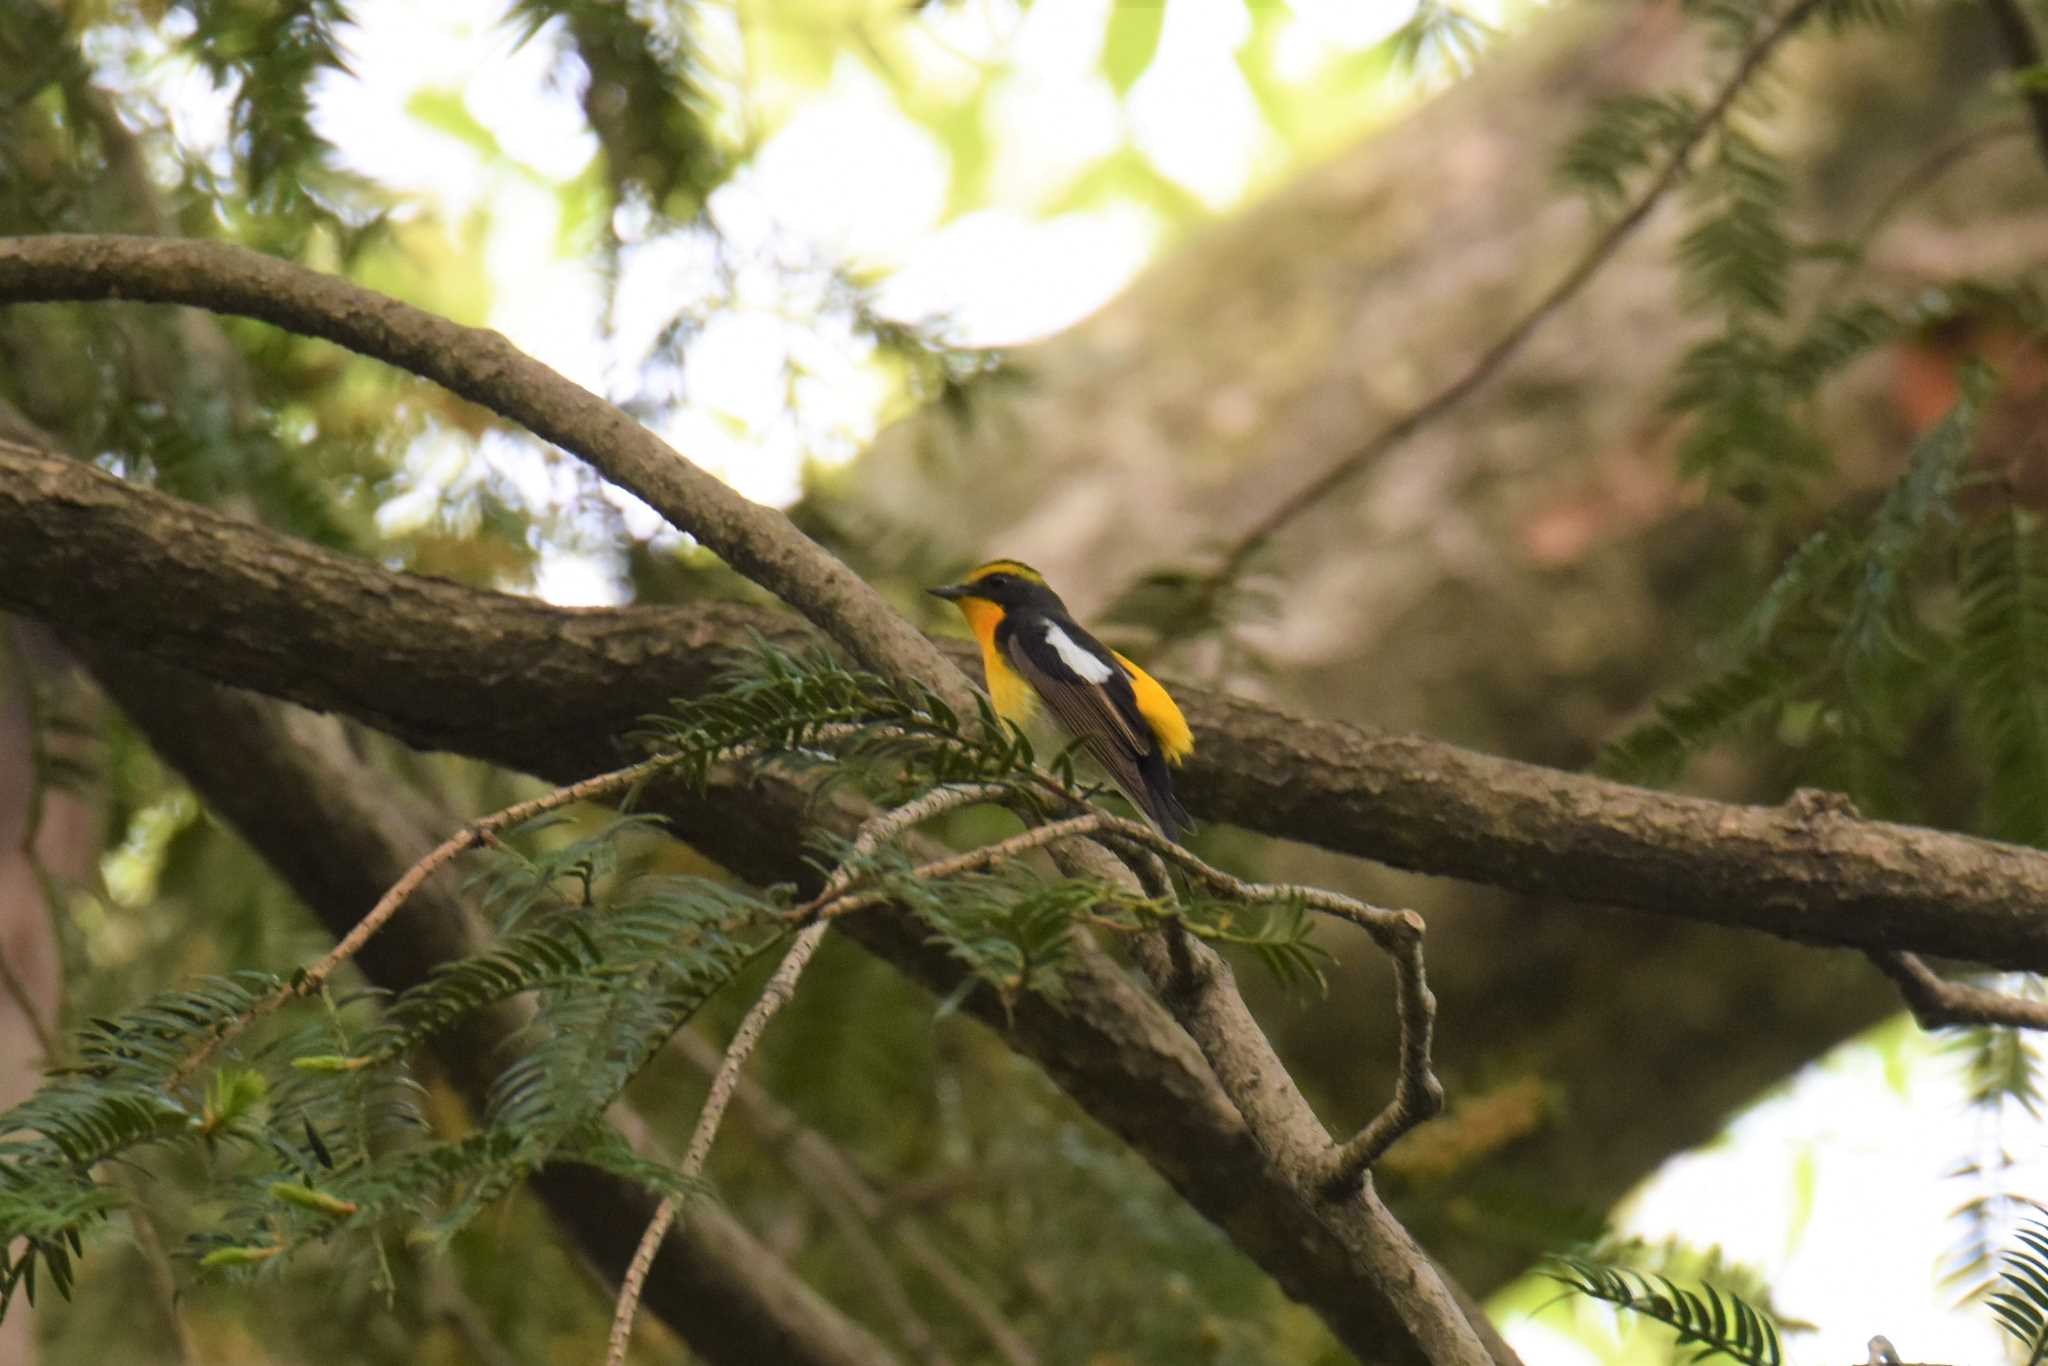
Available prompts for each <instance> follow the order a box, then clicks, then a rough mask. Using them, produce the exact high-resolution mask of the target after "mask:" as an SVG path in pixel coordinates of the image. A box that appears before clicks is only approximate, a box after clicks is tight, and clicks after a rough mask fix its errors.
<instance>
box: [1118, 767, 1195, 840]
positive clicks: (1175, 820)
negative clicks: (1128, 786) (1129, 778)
mask: <svg viewBox="0 0 2048 1366" xmlns="http://www.w3.org/2000/svg"><path fill="white" fill-rule="evenodd" d="M1138 773H1139V776H1141V777H1142V778H1144V780H1145V790H1144V791H1143V792H1137V793H1133V792H1127V793H1125V794H1124V795H1125V796H1127V797H1129V798H1130V799H1131V804H1132V805H1133V806H1136V807H1137V808H1138V809H1139V810H1140V811H1142V812H1144V813H1145V816H1146V818H1147V819H1148V820H1150V821H1151V822H1152V824H1153V825H1154V826H1155V827H1156V828H1157V829H1158V831H1159V833H1160V834H1162V835H1164V836H1166V837H1167V838H1168V839H1170V840H1172V841H1173V842H1174V843H1175V844H1179V843H1181V836H1182V835H1186V834H1191V833H1193V831H1194V828H1195V821H1194V818H1193V817H1192V816H1190V815H1188V809H1187V808H1186V807H1185V806H1182V805H1181V804H1180V798H1178V797H1176V796H1174V795H1173V770H1171V769H1169V768H1168V767H1167V766H1166V760H1165V758H1164V757H1163V756H1161V755H1159V754H1148V755H1146V756H1145V757H1144V758H1143V759H1142V760H1140V761H1139V763H1138Z"/></svg>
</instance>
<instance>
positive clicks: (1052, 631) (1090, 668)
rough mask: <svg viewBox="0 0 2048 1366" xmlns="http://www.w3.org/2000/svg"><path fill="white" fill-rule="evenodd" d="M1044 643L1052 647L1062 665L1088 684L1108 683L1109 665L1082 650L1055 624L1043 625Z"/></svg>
mask: <svg viewBox="0 0 2048 1366" xmlns="http://www.w3.org/2000/svg"><path fill="white" fill-rule="evenodd" d="M1045 643H1046V644H1048V645H1050V646H1052V648H1053V653H1054V654H1057V655H1058V656H1059V657H1060V662H1061V663H1062V664H1065V665H1066V666H1067V667H1068V668H1069V669H1072V670H1073V671H1074V672H1075V673H1076V674H1078V675H1079V676H1080V677H1082V678H1084V679H1086V680H1087V681H1088V682H1090V683H1107V682H1108V681H1109V674H1110V667H1109V664H1108V663H1107V662H1106V661H1104V660H1100V659H1097V658H1096V657H1095V656H1094V655H1092V654H1089V653H1088V651H1086V650H1084V649H1082V648H1081V646H1080V645H1079V644H1077V643H1076V642H1075V640H1074V638H1073V637H1072V636H1070V635H1068V634H1067V633H1066V632H1065V631H1062V630H1061V629H1060V628H1059V626H1058V625H1057V624H1055V623H1053V622H1050V621H1048V622H1047V623H1046V624H1045Z"/></svg>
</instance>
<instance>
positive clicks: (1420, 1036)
mask: <svg viewBox="0 0 2048 1366" xmlns="http://www.w3.org/2000/svg"><path fill="white" fill-rule="evenodd" d="M1403 914H1405V915H1407V916H1408V917H1410V918H1411V919H1412V921H1413V934H1412V936H1411V937H1409V938H1408V939H1407V940H1406V941H1405V942H1403V943H1402V944H1401V946H1400V947H1399V948H1398V949H1396V950H1394V978H1395V980H1394V989H1395V992H1396V995H1395V1010H1396V1012H1397V1013H1398V1014H1399V1016H1400V1022H1401V1074H1400V1076H1399V1078H1398V1079H1397V1080H1396V1081H1395V1083H1394V1098H1393V1099H1392V1100H1391V1101H1389V1102H1387V1106H1386V1108H1385V1109H1383V1110H1381V1111H1380V1112H1379V1113H1378V1114H1377V1115H1374V1116H1373V1117H1372V1119H1371V1121H1370V1122H1368V1123H1367V1124H1366V1126H1365V1127H1364V1128H1363V1129H1360V1130H1359V1131H1358V1133H1357V1135H1356V1136H1354V1137H1353V1138H1352V1140H1351V1141H1350V1142H1349V1143H1346V1144H1345V1145H1344V1146H1343V1147H1342V1148H1339V1149H1338V1150H1337V1152H1336V1155H1335V1158H1334V1159H1333V1160H1332V1162H1331V1164H1330V1175H1329V1180H1328V1182H1327V1183H1326V1186H1325V1189H1326V1190H1328V1192H1329V1193H1330V1194H1331V1195H1332V1196H1338V1195H1344V1194H1349V1193H1350V1192H1352V1191H1354V1190H1356V1189H1357V1188H1358V1185H1359V1183H1360V1182H1361V1181H1363V1180H1364V1179H1365V1174H1366V1173H1367V1172H1368V1171H1370V1170H1371V1169H1372V1164H1373V1163H1375V1162H1377V1161H1379V1159H1380V1154H1382V1153H1384V1152H1386V1150H1387V1149H1389V1148H1391V1147H1393V1146H1394V1141H1395V1140H1396V1139H1398V1138H1400V1137H1401V1135H1403V1134H1405V1133H1407V1132H1408V1131H1409V1130H1410V1129H1413V1128H1414V1127H1415V1126H1416V1125H1418V1124H1420V1123H1422V1122H1423V1121H1424V1120H1428V1119H1434V1118H1435V1117H1436V1116H1437V1115H1438V1114H1441V1113H1442V1112H1443V1108H1444V1088H1443V1083H1441V1082H1439V1081H1438V1080H1437V1078H1436V1073H1435V1072H1434V1071H1433V1070H1431V1068H1430V1063H1429V1053H1430V1035H1431V1033H1432V1032H1433V1031H1434V1029H1435V1025H1436V996H1435V994H1434V993H1433V992H1431V991H1430V989H1429V986H1428V982H1427V980H1426V979H1425V977H1424V975H1423V970H1422V917H1421V916H1419V915H1416V914H1415V913H1414V912H1413V911H1407V912H1404V913H1403Z"/></svg>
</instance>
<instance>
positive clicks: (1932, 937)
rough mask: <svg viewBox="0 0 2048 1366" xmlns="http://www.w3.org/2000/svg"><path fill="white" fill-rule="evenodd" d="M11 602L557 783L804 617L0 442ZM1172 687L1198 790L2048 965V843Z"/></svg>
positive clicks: (1692, 907)
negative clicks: (745, 648) (1772, 798)
mask: <svg viewBox="0 0 2048 1366" xmlns="http://www.w3.org/2000/svg"><path fill="white" fill-rule="evenodd" d="M205 603H213V604H219V605H220V606H219V608H218V609H217V610H216V611H214V612H213V613H211V614H207V613H204V612H201V611H199V610H196V608H195V604H205ZM0 604H4V605H6V606H9V607H12V608H15V609H17V610H20V611H23V612H26V613H28V614H30V615H32V616H37V617H41V618H43V619H45V620H48V621H50V622H52V623H55V624H57V625H60V626H61V627H62V628H63V629H64V630H66V631H68V632H70V633H72V634H74V635H76V636H81V637H87V638H93V639H99V640H103V641H108V642H118V643H119V644H121V645H122V646H124V647H125V648H129V649H133V650H137V651H141V652H143V653H146V654H149V655H151V656H153V657H155V658H157V659H160V660H163V661H165V662H167V663H172V664H177V665H180V666H182V667H184V668H188V669H191V670H193V671H195V672H198V673H201V674H204V675H206V676H208V677H212V678H215V679H218V680H220V681H222V682H226V683H231V684H234V685H236V686H240V687H246V688H251V689H254V690H256V691H259V692H266V693H269V694H271V695H273V696H277V697H282V698H285V699H287V700H290V701H295V702H299V703H302V704H304V705H306V706H310V707H315V708H318V709H321V710H327V711H338V712H342V713H345V714H347V715H350V716H353V717H356V718H358V719H361V720H363V721H366V722H367V723H369V724H371V725H373V726H376V727H378V728H379V729H382V730H385V731H388V732H389V733H391V734H393V735H396V736H398V737H399V738H400V739H403V740H405V741H407V742H408V743H410V744H413V745H416V746H419V747H421V748H427V749H447V750H454V751H457V752H461V753H465V754H470V755H473V756H475V757H478V758H483V759H489V760H491V761H493V762H496V763H501V764H506V765H509V766H512V767H516V768H521V769H524V770H527V771H529V772H534V773H539V774H541V775H543V776H546V777H549V778H552V779H555V780H557V781H573V780H575V779H577V778H581V777H583V776H585V775H587V774H589V773H592V772H594V771H597V770H599V769H603V768H607V767H611V766H613V765H614V764H615V763H616V761H617V758H618V750H617V746H616V741H615V739H614V737H615V736H616V735H618V734H619V733H621V732H623V731H625V730H627V729H628V728H630V727H631V726H633V725H634V724H635V723H636V722H637V720H638V719H639V718H640V717H641V716H644V715H646V714H647V713H649V712H654V711H658V710H660V709H662V708H663V707H665V706H666V705H667V703H668V701H669V699H671V698H674V697H679V696H688V695H691V694H693V693H697V692H701V691H702V690H703V689H705V688H706V687H708V686H709V685H710V683H711V681H712V680H713V678H714V677H715V675H716V672H717V669H718V665H719V657H720V654H721V652H723V651H725V650H729V649H732V648H735V647H737V646H740V645H743V644H744V643H745V642H746V641H747V639H748V633H749V632H759V633H761V634H762V635H764V636H766V637H767V638H769V639H770V640H774V641H777V642H780V643H784V644H794V643H798V642H799V641H801V640H802V639H804V636H803V633H802V632H801V630H800V628H799V627H798V626H797V625H796V623H794V622H793V621H791V620H790V619H789V618H787V617H785V616H781V615H779V614H777V613H774V612H771V611H765V610H761V609H756V608H748V607H743V606H738V605H733V604H715V605H714V604H706V605H700V606H691V607H675V608H624V609H610V610H598V611H591V610H578V609H570V608H557V607H550V606H548V605H546V604H544V603H537V602H533V601H531V600H528V599H523V598H513V597H509V596H506V595H504V594H498V593H489V592H482V591H478V590H474V589H468V588H463V587H461V586H459V585H456V584H451V583H445V582H442V581H439V580H435V579H427V578H421V577H417V576H412V575H403V574H393V573H390V572H389V571H387V570H384V569H381V568H379V567H377V566H375V565H371V564H367V563H364V562H361V561H356V560H351V559H348V558H347V557H345V556H341V555H336V554H333V553H332V552H329V551H324V550H320V549H317V548H315V547H312V546H308V545H304V544H300V543H298V542H294V541H292V540H290V539H289V538H286V537H283V536H279V535H277V534H275V533H273V532H268V531H265V530H263V529H261V528H258V527H252V526H250V525H248V524H247V523H244V522H238V521H235V520H233V519H231V518H227V517H223V516H220V515H218V514H216V513H212V512H208V511H206V510H204V509H200V508H195V507H192V506H190V505H188V504H184V503H181V502H179V501H178V500H176V499H172V498H167V497H165V496H163V495H161V494H157V493H152V492H149V491H148V490H144V489H137V488H132V487H129V486H127V485H124V484H123V483H121V482H120V481H119V480H117V479H114V478H111V477H110V476H108V475H106V474H103V473H101V472H99V471H97V470H94V469H91V468H90V467H87V466H83V465H80V464H77V463H76V462H73V461H68V460H63V459H59V458H57V457H54V456H50V455H47V454H43V453H40V452H35V451H31V450H28V449H27V448H23V447H18V446H16V447H10V446H7V445H5V444H4V443H0ZM963 657H964V656H963ZM1175 694H1176V696H1178V697H1179V698H1180V700H1181V701H1182V703H1183V707H1184V709H1185V710H1186V711H1187V713H1188V718H1189V720H1190V722H1191V723H1192V724H1193V726H1194V728H1195V731H1196V733H1197V734H1198V735H1200V736H1201V741H1202V743H1201V746H1200V748H1199V749H1198V750H1197V752H1196V754H1195V756H1194V758H1193V759H1192V760H1190V762H1189V764H1188V767H1187V768H1186V769H1185V770H1184V774H1185V778H1184V782H1183V788H1184V794H1185V796H1186V799H1187V801H1188V804H1189V805H1190V806H1191V807H1192V808H1193V809H1194V810H1196V811H1197V812H1198V813H1200V814H1202V815H1204V816H1207V817H1210V818H1212V819H1216V820H1224V821H1231V822H1235V823H1236V824H1239V825H1243V826H1245V827H1247V828H1249V829H1252V830H1258V831H1261V832H1264V833H1267V834H1273V835H1279V836H1283V837H1285V838H1289V839H1294V840H1301V841H1304V842H1307V843H1311V844H1316V845H1319V846H1321V847H1323V848H1326V849H1333V850H1337V851H1339V852H1342V853H1349V854H1356V855H1360V856H1362V857H1365V858H1372V859H1377V860H1379V861H1381V862H1383V863H1388V864H1392V865H1394V866H1396V867H1401V868H1408V869H1412V870H1415V871H1418V872H1426V873H1434V874H1441V875H1444V876H1449V877H1457V878H1463V879H1465V880H1468V881H1472V882H1481V883H1487V884H1490V885H1493V886H1498V887H1503V888H1507V889H1509V890H1513V891H1521V892H1528V893H1533V894H1537V895H1543V896H1563V897H1569V898H1573V899H1576V900H1579V901H1582V902H1591V903H1597V904H1603V905H1610V906H1625V907H1630V908H1633V909H1637V910H1644V911H1653V912H1656V913H1658V914H1661V915H1672V916H1677V917H1680V918H1683V919H1687V920H1696V921H1702V922H1705V923H1709V924H1716V925H1727V926H1736V927H1741V928H1746V929H1752V930H1761V931H1764V932H1766V933H1770V934H1775V935H1779V936H1781V937H1784V938H1787V939H1792V940H1797V941H1800V942H1805V943H1814V944H1833V945H1842V946H1848V947H1853V948H1857V949H1876V950H1891V949H1906V950H1912V951H1915V952H1919V953H1924V954H1929V955H1934V956H1939V957H1945V958H1957V959H1966V960H1971V961H1974V962H1979V963H1985V964H1988V965H1991V966H1993V967H1999V968H2006V969H2013V970H2022V971H2036V972H2038V971H2042V970H2048V913H2044V911H2043V910H2042V908H2043V907H2044V906H2048V854H2043V853H2041V852H2039V851H2035V850H2030V849H2022V848H2019V847H2017V846H2014V845H2006V844H1998V843H1994V842H1992V841H1989V840H1981V839H1974V838H1970V837H1968V836H1962V835H1952V834H1947V833H1944V832H1940V831H1935V830H1928V829H1923V828H1919V827H1913V826H1901V825H1892V824H1889V823H1886V822H1883V821H1867V820H1862V819H1859V818H1857V817H1855V816H1854V815H1852V814H1849V813H1846V812H1843V811H1840V810H1837V809H1834V808H1833V807H1831V806H1829V805H1828V804H1827V803H1817V802H1811V801H1805V800H1801V801H1796V802H1794V803H1792V804H1790V805H1788V806H1785V807H1759V806H1734V805H1729V804H1727V803H1723V802H1714V801H1707V800H1704V799H1701V798H1695V797H1684V796H1677V795H1673V794H1669V793H1662V792H1652V791H1648V790H1646V789H1643V788H1636V787H1628V786H1625V785H1623V784H1620V783H1614V782H1608V781H1605V780H1603V779H1599V778H1592V777H1588V776H1585V775H1583V774H1576V773H1565V772H1560V771H1558V770H1556V769H1547V768H1542V767H1539V766H1536V765H1533V764H1523V763H1516V762H1513V761H1510V760H1506V759H1499V758H1494V757H1492V756H1490V755H1484V754H1477V753H1473V752H1472V751H1469V750H1462V749H1458V748H1456V747H1455V746H1451V745H1447V744H1443V743H1441V742H1439V741H1435V740H1430V739H1426V738H1424V737H1420V736H1412V735H1388V734H1382V733H1378V732H1374V731H1368V730H1362V729H1360V728H1358V727H1355V726H1351V725H1347V724H1344V723H1342V722H1334V721H1320V720H1313V719H1310V718H1306V717H1300V716H1294V715H1290V714H1288V713H1286V712H1283V711H1280V710H1278V709H1277V708H1274V707H1269V706H1266V705H1263V704H1261V703H1256V702H1250V701H1246V700H1243V699H1239V698H1231V697H1226V696H1223V695H1220V694H1216V693H1211V692H1206V691H1203V690H1201V689H1196V688H1182V687H1179V686H1178V685H1177V686H1176V688H1175Z"/></svg>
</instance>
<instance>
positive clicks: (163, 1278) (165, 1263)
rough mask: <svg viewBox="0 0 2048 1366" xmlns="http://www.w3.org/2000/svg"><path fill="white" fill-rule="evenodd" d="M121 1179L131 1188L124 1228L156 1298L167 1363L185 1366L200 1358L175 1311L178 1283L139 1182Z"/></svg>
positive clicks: (131, 1176)
mask: <svg viewBox="0 0 2048 1366" xmlns="http://www.w3.org/2000/svg"><path fill="white" fill-rule="evenodd" d="M124 1179H125V1180H126V1181H127V1183H128V1184H129V1185H130V1186H131V1187H132V1188H133V1189H132V1191H131V1193H130V1200H129V1205H128V1227H129V1228H130V1229H131V1230H133V1231H134V1234H135V1250H136V1251H137V1252H138V1253H140V1254H141V1256H142V1265H143V1267H144V1268H145V1269H146V1270H147V1271H148V1273H149V1288H150V1293H151V1294H153V1295H155V1296H156V1302H157V1308H158V1310H159V1311H160V1312H161V1313H162V1315H163V1320H164V1327H165V1329H166V1330H168V1332H169V1335H170V1349H171V1360H172V1361H174V1362H177V1363H178V1364H179V1366H187V1363H190V1362H195V1361H198V1360H199V1359H200V1358H199V1350H198V1348H197V1347H196V1346H195V1345H194V1344H193V1342H192V1330H191V1329H190V1328H189V1327H188V1326H186V1323H185V1319H184V1316H183V1315H181V1314H180V1313H179V1312H178V1281H177V1277H176V1276H174V1275H173V1274H172V1272H171V1256H170V1253H168V1252H166V1251H165V1250H164V1240H163V1238H162V1236H161V1235H159V1234H158V1233H157V1229H156V1220H155V1219H154V1218H152V1217H151V1216H150V1213H149V1211H148V1210H147V1209H145V1208H144V1207H143V1204H142V1198H141V1197H142V1190H141V1182H140V1180H139V1179H138V1178H137V1177H136V1176H135V1175H133V1174H132V1173H131V1174H130V1175H128V1176H127V1177H126V1178H124Z"/></svg>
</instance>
